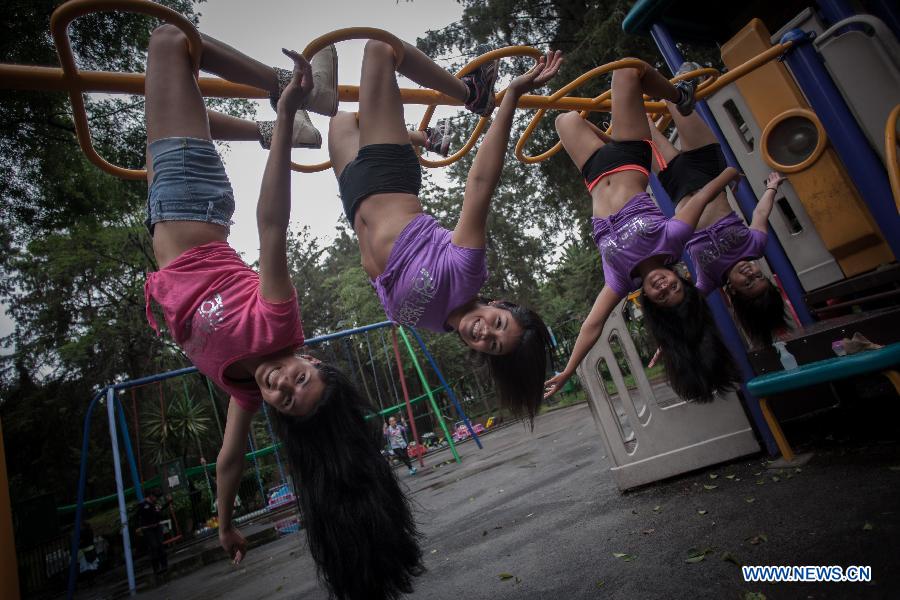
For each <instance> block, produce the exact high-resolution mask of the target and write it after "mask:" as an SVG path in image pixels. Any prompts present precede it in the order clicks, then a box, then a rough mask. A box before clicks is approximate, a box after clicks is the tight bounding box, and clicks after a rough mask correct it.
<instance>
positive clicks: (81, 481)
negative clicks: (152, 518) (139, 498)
mask: <svg viewBox="0 0 900 600" xmlns="http://www.w3.org/2000/svg"><path fill="white" fill-rule="evenodd" d="M104 393H106V390H105V389H104V390H100V391H99V392H97V394H96V395H94V397H93V398H91V401H90V403H88V407H87V411H86V412H85V413H84V428H83V432H82V434H81V466H80V467H79V469H78V499H77V502H76V504H75V529H73V530H72V547H71V552H70V554H69V581H68V585H67V586H66V599H67V600H72V598H73V597H74V596H75V579H76V577H77V576H78V541H79V539H80V536H81V520H82V517H83V513H84V487H85V484H86V483H87V457H88V439H89V436H90V434H91V416H93V414H94V407H95V406H96V405H97V402H98V401H99V400H100V398H102V397H103V394H104Z"/></svg>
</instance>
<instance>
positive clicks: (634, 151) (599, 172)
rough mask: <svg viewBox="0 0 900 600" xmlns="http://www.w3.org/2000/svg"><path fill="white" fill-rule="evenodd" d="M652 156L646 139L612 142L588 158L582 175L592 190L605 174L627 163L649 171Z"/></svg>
mask: <svg viewBox="0 0 900 600" xmlns="http://www.w3.org/2000/svg"><path fill="white" fill-rule="evenodd" d="M652 156H653V155H652V153H651V150H650V144H649V143H647V142H645V141H644V140H625V141H621V142H610V143H608V144H604V145H603V146H602V147H601V148H599V149H597V151H596V152H594V153H593V154H592V155H591V157H590V158H589V159H587V161H586V162H585V163H584V166H582V167H581V176H582V177H584V182H585V184H587V186H588V190H591V189H593V188H594V186H595V185H596V184H597V181H598V179H599V178H601V177H602V176H603V175H604V174H606V173H609V172H610V171H612V170H614V169H618V168H619V167H624V166H625V165H635V166H637V167H640V168H641V170H643V171H644V172H646V173H649V172H650V161H651V160H652Z"/></svg>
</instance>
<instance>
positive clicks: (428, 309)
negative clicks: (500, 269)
mask: <svg viewBox="0 0 900 600" xmlns="http://www.w3.org/2000/svg"><path fill="white" fill-rule="evenodd" d="M451 235H452V233H451V232H450V231H449V230H447V229H444V228H443V227H441V226H440V225H439V224H438V222H437V221H436V220H435V219H434V217H432V216H430V215H426V214H421V215H419V216H417V217H416V218H415V219H413V220H412V221H410V222H409V224H408V225H407V226H406V227H404V228H403V231H401V232H400V235H398V236H397V239H396V240H395V241H394V247H393V248H392V249H391V254H390V256H389V257H388V264H387V267H385V269H384V273H382V274H381V275H379V276H378V277H377V278H376V279H375V281H373V282H372V285H374V286H375V291H376V292H377V293H378V298H379V299H380V300H381V305H382V306H383V307H384V311H385V312H386V313H387V315H388V317H389V318H390V319H392V320H394V321H396V322H397V323H402V324H403V325H413V326H415V327H421V328H422V329H428V330H430V331H438V332H442V333H443V332H446V331H451V328H450V327H449V326H448V325H447V316H448V315H449V314H450V313H451V312H453V310H454V309H456V308H459V307H460V306H462V305H463V304H465V303H466V302H468V301H469V300H472V299H473V298H475V297H476V296H477V295H478V291H479V290H480V289H481V286H482V285H484V282H485V281H487V261H486V260H485V250H484V248H461V247H459V246H456V245H454V244H453V242H451V241H450V237H451Z"/></svg>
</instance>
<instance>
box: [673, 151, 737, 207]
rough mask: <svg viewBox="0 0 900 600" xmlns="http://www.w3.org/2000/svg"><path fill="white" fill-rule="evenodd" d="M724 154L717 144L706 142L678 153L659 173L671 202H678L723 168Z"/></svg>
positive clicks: (714, 176) (724, 165)
mask: <svg viewBox="0 0 900 600" xmlns="http://www.w3.org/2000/svg"><path fill="white" fill-rule="evenodd" d="M727 166H728V165H727V164H726V163H725V155H724V154H722V148H721V146H719V144H707V145H706V146H700V147H699V148H695V149H693V150H687V151H686V152H682V153H680V154H679V155H678V156H676V157H675V158H673V159H672V161H671V162H670V163H669V165H668V166H667V167H666V168H665V169H664V170H663V171H660V173H659V182H660V183H661V184H662V186H663V188H665V190H666V193H667V194H669V198H670V199H671V200H672V202H673V203H675V204H678V202H680V201H681V199H682V198H684V197H685V196H687V195H688V194H693V193H694V192H696V191H697V190H699V189H700V188H702V187H703V186H704V185H706V184H707V183H709V182H710V181H712V180H713V179H715V178H716V177H717V176H718V175H719V173H721V172H722V171H724V170H725V167H727Z"/></svg>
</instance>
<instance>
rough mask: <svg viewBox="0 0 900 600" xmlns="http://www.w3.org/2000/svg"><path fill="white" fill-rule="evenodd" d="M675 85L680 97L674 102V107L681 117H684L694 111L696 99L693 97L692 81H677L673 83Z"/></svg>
mask: <svg viewBox="0 0 900 600" xmlns="http://www.w3.org/2000/svg"><path fill="white" fill-rule="evenodd" d="M675 87H676V88H678V91H679V92H680V97H679V98H678V102H676V103H675V107H676V108H677V109H678V112H680V113H681V115H682V116H683V117H686V116H688V115H689V114H691V113H692V112H694V105H695V104H697V99H696V98H694V83H693V82H692V81H679V82H677V83H676V84H675Z"/></svg>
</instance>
